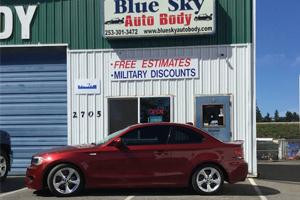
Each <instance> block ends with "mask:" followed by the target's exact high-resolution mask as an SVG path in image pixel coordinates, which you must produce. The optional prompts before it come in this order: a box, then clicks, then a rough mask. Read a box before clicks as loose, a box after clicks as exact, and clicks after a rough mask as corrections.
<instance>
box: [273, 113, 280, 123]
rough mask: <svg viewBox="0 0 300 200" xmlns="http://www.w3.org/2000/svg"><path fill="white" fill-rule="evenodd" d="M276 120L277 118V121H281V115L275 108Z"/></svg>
mask: <svg viewBox="0 0 300 200" xmlns="http://www.w3.org/2000/svg"><path fill="white" fill-rule="evenodd" d="M274 120H275V122H279V121H280V116H279V112H278V110H275V113H274Z"/></svg>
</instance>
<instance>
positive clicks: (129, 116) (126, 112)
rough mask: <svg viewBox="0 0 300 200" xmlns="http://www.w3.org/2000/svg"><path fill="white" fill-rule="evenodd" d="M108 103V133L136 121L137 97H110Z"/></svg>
mask: <svg viewBox="0 0 300 200" xmlns="http://www.w3.org/2000/svg"><path fill="white" fill-rule="evenodd" d="M108 105H109V132H110V134H111V133H113V132H115V131H118V130H121V129H123V128H125V127H127V126H130V125H133V124H136V123H138V99H137V98H130V99H125V98H124V99H110V100H109V104H108Z"/></svg>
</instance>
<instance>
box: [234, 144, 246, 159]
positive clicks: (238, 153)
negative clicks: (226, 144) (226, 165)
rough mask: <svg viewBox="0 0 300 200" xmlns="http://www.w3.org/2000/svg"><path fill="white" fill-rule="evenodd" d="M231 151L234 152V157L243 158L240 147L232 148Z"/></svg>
mask: <svg viewBox="0 0 300 200" xmlns="http://www.w3.org/2000/svg"><path fill="white" fill-rule="evenodd" d="M233 153H234V158H236V159H239V160H242V159H244V152H243V148H242V147H240V148H236V149H234V152H233Z"/></svg>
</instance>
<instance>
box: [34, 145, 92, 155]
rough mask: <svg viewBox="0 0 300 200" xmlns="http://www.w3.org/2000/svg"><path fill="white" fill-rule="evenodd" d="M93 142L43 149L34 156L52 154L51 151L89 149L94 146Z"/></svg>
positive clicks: (63, 151)
mask: <svg viewBox="0 0 300 200" xmlns="http://www.w3.org/2000/svg"><path fill="white" fill-rule="evenodd" d="M95 146H96V145H95V144H84V145H75V146H64V147H58V148H53V149H49V150H45V151H42V152H39V153H38V154H36V155H35V156H42V155H47V154H52V153H67V152H74V151H78V150H80V149H89V148H93V147H95Z"/></svg>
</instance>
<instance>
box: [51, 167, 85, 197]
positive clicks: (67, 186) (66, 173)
mask: <svg viewBox="0 0 300 200" xmlns="http://www.w3.org/2000/svg"><path fill="white" fill-rule="evenodd" d="M53 186H54V189H55V190H56V191H57V192H59V193H60V194H63V195H67V194H72V193H73V192H75V191H76V190H77V189H78V187H79V186H80V175H79V173H78V172H77V171H76V170H75V169H73V168H69V167H66V168H61V169H59V170H58V171H57V172H56V173H55V174H54V176H53Z"/></svg>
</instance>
